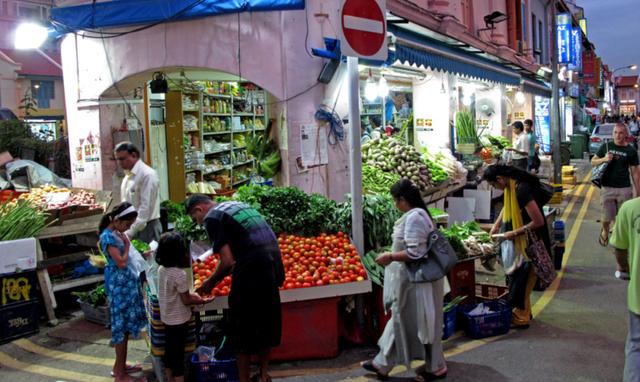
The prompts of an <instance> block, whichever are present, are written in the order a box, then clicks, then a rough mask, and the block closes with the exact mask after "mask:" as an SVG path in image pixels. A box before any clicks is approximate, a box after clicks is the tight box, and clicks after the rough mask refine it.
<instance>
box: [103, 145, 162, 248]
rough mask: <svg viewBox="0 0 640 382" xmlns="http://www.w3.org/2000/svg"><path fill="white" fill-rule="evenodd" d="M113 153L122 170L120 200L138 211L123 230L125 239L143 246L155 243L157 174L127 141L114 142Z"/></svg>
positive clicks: (157, 231) (159, 228) (157, 235)
mask: <svg viewBox="0 0 640 382" xmlns="http://www.w3.org/2000/svg"><path fill="white" fill-rule="evenodd" d="M114 153H115V156H116V160H117V161H118V163H119V164H120V166H121V167H122V168H123V169H124V170H125V171H126V175H125V177H124V179H122V185H121V187H120V192H121V194H120V197H121V199H122V201H124V202H129V203H131V204H133V206H134V207H135V208H136V210H137V211H138V218H137V219H136V221H135V222H134V223H133V225H132V226H131V228H129V230H127V232H126V233H127V236H129V238H130V239H139V240H142V241H144V242H145V243H150V242H151V241H153V240H155V241H158V240H159V239H160V234H162V225H161V224H160V196H159V194H158V193H159V189H160V181H159V179H158V174H157V173H156V171H155V170H154V169H152V168H151V167H149V166H148V165H147V164H146V163H144V162H143V161H142V160H141V159H140V150H138V148H137V147H136V146H135V145H134V144H133V143H131V142H121V143H118V145H117V146H116V148H115V150H114Z"/></svg>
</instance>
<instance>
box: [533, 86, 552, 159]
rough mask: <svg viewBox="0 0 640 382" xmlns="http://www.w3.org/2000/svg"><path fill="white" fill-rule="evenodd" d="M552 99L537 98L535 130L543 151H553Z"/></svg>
mask: <svg viewBox="0 0 640 382" xmlns="http://www.w3.org/2000/svg"><path fill="white" fill-rule="evenodd" d="M550 107H551V100H550V99H549V98H544V97H540V96H536V99H535V120H536V122H535V126H536V129H535V132H536V142H539V143H540V148H541V149H542V151H543V152H545V153H549V152H551V113H550V110H549V109H550Z"/></svg>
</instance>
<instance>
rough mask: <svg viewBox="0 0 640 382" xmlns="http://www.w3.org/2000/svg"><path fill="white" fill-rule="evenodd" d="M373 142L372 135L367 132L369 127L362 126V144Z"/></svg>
mask: <svg viewBox="0 0 640 382" xmlns="http://www.w3.org/2000/svg"><path fill="white" fill-rule="evenodd" d="M370 140H371V135H369V132H368V131H367V127H366V126H365V125H363V124H361V125H360V144H361V145H364V144H365V143H367V142H369V141H370Z"/></svg>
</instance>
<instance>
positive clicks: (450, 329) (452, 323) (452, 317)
mask: <svg viewBox="0 0 640 382" xmlns="http://www.w3.org/2000/svg"><path fill="white" fill-rule="evenodd" d="M457 315H458V307H457V306H454V307H453V308H452V309H451V310H449V311H448V312H444V320H443V323H442V339H443V340H446V339H447V338H449V337H451V336H452V335H453V333H455V332H456V321H457V320H456V317H457Z"/></svg>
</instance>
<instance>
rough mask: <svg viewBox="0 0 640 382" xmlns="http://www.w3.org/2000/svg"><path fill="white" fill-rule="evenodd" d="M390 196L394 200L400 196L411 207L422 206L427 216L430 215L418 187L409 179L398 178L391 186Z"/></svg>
mask: <svg viewBox="0 0 640 382" xmlns="http://www.w3.org/2000/svg"><path fill="white" fill-rule="evenodd" d="M391 196H393V198H394V199H395V200H398V199H400V198H402V199H404V200H406V202H407V203H409V205H410V206H411V207H412V208H422V209H423V210H425V211H426V212H427V214H428V215H429V217H431V214H429V210H428V209H427V205H426V204H424V200H423V199H422V196H421V195H420V189H419V188H418V186H416V185H415V184H414V183H413V182H412V181H410V180H409V179H400V180H399V181H397V182H396V184H394V185H393V186H391Z"/></svg>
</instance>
